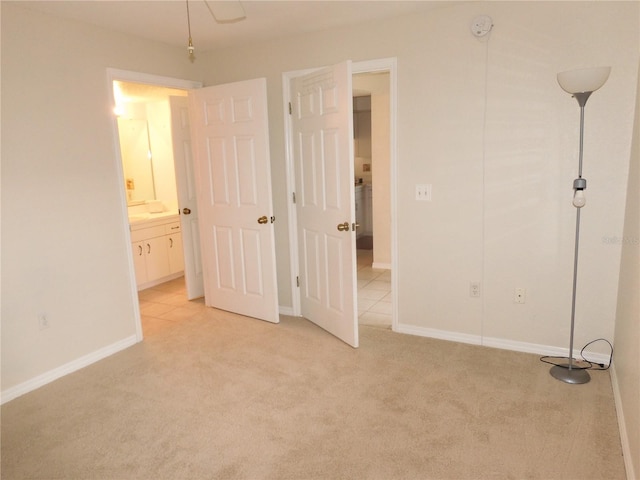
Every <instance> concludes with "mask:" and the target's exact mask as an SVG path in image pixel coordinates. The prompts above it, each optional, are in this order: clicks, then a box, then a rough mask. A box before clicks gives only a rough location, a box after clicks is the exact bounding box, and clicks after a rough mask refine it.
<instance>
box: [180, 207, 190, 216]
mask: <svg viewBox="0 0 640 480" xmlns="http://www.w3.org/2000/svg"><path fill="white" fill-rule="evenodd" d="M182 213H184V214H185V215H190V214H191V209H190V208H186V207H185V208H183V209H182Z"/></svg>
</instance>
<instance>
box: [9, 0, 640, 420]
mask: <svg viewBox="0 0 640 480" xmlns="http://www.w3.org/2000/svg"><path fill="white" fill-rule="evenodd" d="M639 8H640V7H639V5H638V4H637V3H635V2H620V3H618V2H584V3H582V2H541V3H530V2H488V3H480V2H465V3H461V4H459V5H455V6H452V7H445V8H441V9H438V10H434V11H432V12H430V13H425V14H422V15H419V14H416V15H411V16H408V17H402V18H397V19H392V20H387V21H383V22H375V23H370V24H366V25H362V26H359V27H356V28H350V29H340V30H335V31H331V32H325V33H316V34H312V35H306V36H302V37H298V38H296V39H295V41H292V40H290V39H289V40H287V39H282V40H279V41H275V42H269V43H263V44H261V45H259V46H255V47H244V48H240V49H234V50H228V51H224V52H218V53H211V54H208V55H207V54H201V55H200V56H199V58H198V60H197V61H196V62H195V63H194V64H191V63H190V62H189V61H188V60H187V59H186V56H185V55H184V51H183V49H182V48H175V49H174V48H170V47H167V46H166V45H159V44H154V43H152V42H146V41H143V40H137V39H134V38H131V37H127V36H124V35H121V34H117V33H112V32H107V31H104V30H100V29H97V28H95V27H92V26H89V25H81V24H77V23H74V22H68V21H65V20H61V19H54V18H52V17H47V16H43V15H39V14H37V13H32V12H28V11H26V10H23V9H22V8H19V7H16V6H15V5H13V4H11V3H9V2H2V52H1V53H2V119H3V121H2V229H3V232H2V286H3V289H2V389H3V392H4V391H5V390H6V389H8V388H12V387H14V386H15V385H17V384H21V383H24V382H28V381H30V380H31V379H33V378H35V377H38V376H39V375H43V374H46V373H47V372H48V371H50V370H52V369H55V368H57V367H59V366H62V365H65V364H67V363H68V362H72V361H74V360H76V359H78V358H80V357H83V356H87V355H91V354H92V353H94V352H96V351H99V350H101V349H104V348H107V347H109V346H110V345H114V344H117V343H118V342H121V341H123V340H127V339H130V338H131V337H132V336H133V335H134V334H135V325H134V302H135V296H134V294H133V291H134V288H132V286H131V285H129V272H128V265H127V258H126V251H127V248H128V245H126V244H125V239H126V234H125V231H124V228H125V224H124V223H123V211H124V210H123V209H124V207H123V205H122V200H123V199H122V198H120V193H119V192H120V188H121V187H120V182H121V179H120V178H119V177H118V168H117V166H116V156H115V142H114V140H115V134H114V132H113V130H112V129H113V122H112V119H111V114H112V113H111V111H110V109H111V105H109V96H108V88H109V87H108V85H107V82H106V68H107V67H114V68H119V69H125V70H134V71H139V72H145V73H151V74H157V75H164V76H170V77H177V78H190V79H195V80H199V79H202V78H204V79H205V83H206V84H209V85H211V84H217V83H225V82H230V81H236V80H244V79H249V78H255V77H266V78H267V82H268V101H269V121H270V145H271V159H272V179H273V183H274V188H273V191H274V192H275V197H274V208H275V214H276V216H277V217H278V218H286V216H287V206H288V205H287V201H288V196H287V195H286V182H285V178H286V163H285V155H284V152H285V148H284V131H283V125H284V120H283V109H282V73H283V72H285V71H290V70H298V69H303V68H308V67H313V66H319V65H325V64H329V63H335V62H339V61H342V60H344V59H347V58H350V59H352V60H354V61H362V60H369V59H375V58H385V57H397V60H398V152H397V153H398V165H397V169H398V179H397V182H396V185H395V188H396V189H397V192H398V195H397V210H396V212H395V215H396V220H397V225H398V230H397V238H398V249H397V254H398V257H397V266H398V269H397V274H398V309H399V317H400V318H399V321H400V322H401V326H403V327H405V328H406V329H407V330H409V331H414V332H416V333H423V334H437V333H438V332H445V333H446V334H447V335H451V336H456V335H457V336H458V338H460V339H462V340H471V341H478V339H482V341H483V342H485V343H488V344H494V345H502V346H506V347H514V346H515V347H519V348H524V347H526V346H527V345H532V349H534V350H535V349H538V348H540V346H548V347H553V348H566V342H567V339H568V319H569V308H570V292H571V265H572V252H573V233H574V230H573V229H574V226H573V225H574V224H573V221H574V216H575V211H574V208H573V207H572V206H571V201H570V200H571V183H572V180H573V178H574V177H575V176H576V168H577V165H576V163H577V136H578V108H577V104H576V103H575V101H574V100H572V99H571V98H570V97H569V96H568V95H567V94H565V93H564V92H563V91H562V90H561V89H560V88H559V87H558V85H557V83H556V80H555V74H556V72H558V71H561V70H564V69H569V68H573V67H579V66H589V65H601V64H608V65H612V66H613V71H612V74H611V78H610V79H609V81H608V83H607V84H606V85H605V86H604V87H603V88H602V90H600V91H598V92H597V93H596V94H594V96H593V97H592V98H591V99H590V100H589V104H588V105H587V118H586V145H585V149H586V150H585V172H584V173H585V177H586V178H587V179H588V180H589V189H588V191H587V195H588V203H587V207H585V209H584V211H583V225H584V227H583V235H582V246H581V248H582V250H581V258H582V259H583V261H582V262H581V264H580V281H579V308H578V323H577V328H576V345H579V346H581V345H583V344H585V343H586V342H587V341H589V340H591V339H594V338H598V337H606V338H613V332H614V317H615V312H616V306H618V305H619V302H618V288H617V286H618V279H619V274H620V255H621V251H622V245H621V244H616V243H615V242H611V241H609V239H610V238H612V237H616V236H618V237H621V236H622V234H623V225H624V205H625V198H626V188H627V175H628V171H629V169H628V165H629V158H630V155H629V153H630V145H631V132H632V122H633V110H634V107H635V105H636V94H637V60H638V45H639V42H638V40H639V34H638V23H637V18H638V9H639ZM478 14H488V15H491V16H492V17H493V20H494V23H495V27H494V30H493V32H492V33H491V35H490V37H489V42H488V43H486V42H482V41H478V40H477V39H476V38H474V37H473V36H471V34H470V32H469V24H470V22H471V20H472V19H473V17H474V16H476V15H478ZM201 73H202V75H201ZM416 183H430V184H432V185H433V201H432V202H428V203H421V204H418V203H416V201H415V200H414V192H415V184H416ZM392 213H394V212H392ZM627 224H629V223H627ZM288 238H289V233H288V231H287V225H286V222H278V223H277V224H276V239H277V243H278V246H279V247H278V252H277V254H278V255H277V261H278V286H279V291H280V304H281V305H283V306H287V305H291V292H290V291H289V286H290V279H289V278H288V277H289V250H288ZM624 272H625V271H623V275H627V273H624ZM470 281H481V282H482V293H483V296H482V297H481V298H480V299H473V298H470V297H469V293H468V292H469V282H470ZM515 287H524V288H526V289H527V303H526V304H525V305H516V304H514V303H513V288H515ZM618 311H619V312H620V308H619V309H618ZM40 313H46V314H47V316H48V318H49V321H50V324H51V326H50V328H48V329H46V330H42V331H41V330H39V329H38V325H37V316H38V315H39V314H40ZM619 316H620V313H619ZM619 321H620V320H619ZM630 364H631V367H630V368H631V372H632V374H636V375H637V364H633V362H630ZM541 368H542V367H541ZM618 368H622V367H621V366H620V365H619V366H618ZM620 375H621V378H624V375H625V373H624V371H623V370H620ZM631 405H632V406H631V407H630V408H634V406H633V403H632V404H631Z"/></svg>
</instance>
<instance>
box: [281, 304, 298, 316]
mask: <svg viewBox="0 0 640 480" xmlns="http://www.w3.org/2000/svg"><path fill="white" fill-rule="evenodd" d="M278 311H279V313H280V315H288V316H290V317H293V316H295V314H294V313H293V307H283V306H282V305H280V306H278Z"/></svg>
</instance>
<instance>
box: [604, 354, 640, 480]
mask: <svg viewBox="0 0 640 480" xmlns="http://www.w3.org/2000/svg"><path fill="white" fill-rule="evenodd" d="M610 371H611V387H612V388H613V399H614V401H615V404H616V416H617V417H618V429H619V430H620V443H621V444H622V457H623V458H624V468H625V470H626V471H627V480H636V479H637V478H638V477H637V476H636V473H635V469H634V467H633V455H632V453H631V446H630V445H629V434H628V433H627V423H626V422H625V419H624V410H623V408H622V400H621V399H620V385H619V384H618V376H617V374H616V362H615V360H614V362H613V365H612V367H611V370H610Z"/></svg>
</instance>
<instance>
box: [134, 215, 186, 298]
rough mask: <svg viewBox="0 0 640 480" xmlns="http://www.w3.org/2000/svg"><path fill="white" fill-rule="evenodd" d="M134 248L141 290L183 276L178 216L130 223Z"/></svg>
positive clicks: (182, 255)
mask: <svg viewBox="0 0 640 480" xmlns="http://www.w3.org/2000/svg"><path fill="white" fill-rule="evenodd" d="M131 246H132V249H133V264H134V267H135V271H136V283H137V286H138V290H143V289H145V288H149V287H152V286H154V285H158V284H160V283H163V282H166V281H168V280H171V279H173V278H177V277H180V276H182V275H183V274H184V254H183V251H182V234H181V233H180V221H179V220H177V215H173V216H170V217H166V216H165V217H160V218H149V219H147V220H142V221H137V222H135V223H131Z"/></svg>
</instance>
